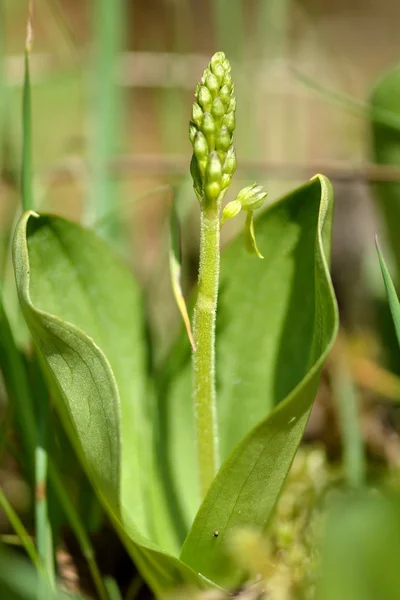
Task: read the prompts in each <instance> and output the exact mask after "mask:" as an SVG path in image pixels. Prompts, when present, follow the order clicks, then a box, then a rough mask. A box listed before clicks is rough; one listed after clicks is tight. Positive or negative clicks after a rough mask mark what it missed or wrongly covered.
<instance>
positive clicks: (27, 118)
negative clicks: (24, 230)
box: [21, 4, 34, 210]
mask: <svg viewBox="0 0 400 600" xmlns="http://www.w3.org/2000/svg"><path fill="white" fill-rule="evenodd" d="M32 37H33V31H32V4H31V5H30V15H29V19H28V27H27V36H26V43H25V72H24V85H23V97H22V180H21V184H22V207H23V210H33V209H34V200H33V189H32V177H33V169H32V115H31V106H32V105H31V85H30V73H29V55H30V51H31V45H32Z"/></svg>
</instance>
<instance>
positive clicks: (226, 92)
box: [219, 85, 231, 107]
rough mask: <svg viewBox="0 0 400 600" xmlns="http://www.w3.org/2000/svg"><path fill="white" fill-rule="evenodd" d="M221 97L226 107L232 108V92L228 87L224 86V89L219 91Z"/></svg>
mask: <svg viewBox="0 0 400 600" xmlns="http://www.w3.org/2000/svg"><path fill="white" fill-rule="evenodd" d="M219 97H220V98H221V100H222V102H223V103H224V104H225V106H229V107H230V100H231V90H230V89H229V87H228V86H227V85H223V86H222V88H221V89H220V90H219Z"/></svg>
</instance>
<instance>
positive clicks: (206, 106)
mask: <svg viewBox="0 0 400 600" xmlns="http://www.w3.org/2000/svg"><path fill="white" fill-rule="evenodd" d="M197 100H198V102H199V104H200V106H201V107H202V108H203V110H204V111H207V112H208V111H210V110H211V106H212V101H213V99H212V96H211V92H210V90H208V89H207V88H206V87H205V86H204V85H202V86H201V87H200V89H199V93H198V95H197Z"/></svg>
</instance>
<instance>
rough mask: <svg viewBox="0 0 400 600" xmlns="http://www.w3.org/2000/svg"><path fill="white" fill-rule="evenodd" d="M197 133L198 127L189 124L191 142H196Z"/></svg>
mask: <svg viewBox="0 0 400 600" xmlns="http://www.w3.org/2000/svg"><path fill="white" fill-rule="evenodd" d="M196 133H197V127H196V125H195V124H194V123H193V122H192V121H190V123H189V140H190V141H191V142H192V144H193V142H194V138H195V137H196Z"/></svg>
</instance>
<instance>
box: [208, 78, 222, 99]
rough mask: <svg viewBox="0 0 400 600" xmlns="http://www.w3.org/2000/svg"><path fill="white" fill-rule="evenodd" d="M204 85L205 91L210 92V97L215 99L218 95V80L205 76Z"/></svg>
mask: <svg viewBox="0 0 400 600" xmlns="http://www.w3.org/2000/svg"><path fill="white" fill-rule="evenodd" d="M205 85H206V87H207V89H208V90H209V91H210V92H211V95H212V96H213V98H215V97H216V95H217V93H218V90H219V87H220V86H219V82H218V79H217V78H216V77H215V75H213V74H212V73H210V74H209V75H208V76H207V79H206V83H205Z"/></svg>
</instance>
